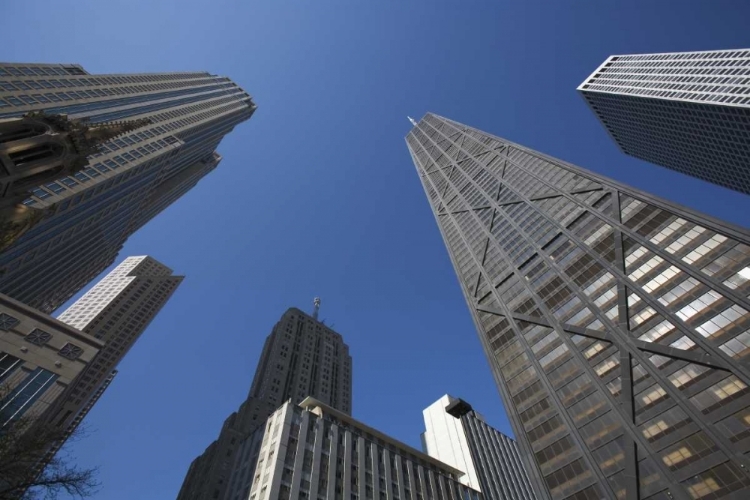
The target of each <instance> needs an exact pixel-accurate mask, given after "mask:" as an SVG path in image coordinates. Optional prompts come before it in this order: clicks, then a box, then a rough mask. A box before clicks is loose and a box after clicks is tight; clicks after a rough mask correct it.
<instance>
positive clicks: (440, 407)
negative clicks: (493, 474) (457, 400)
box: [422, 394, 481, 490]
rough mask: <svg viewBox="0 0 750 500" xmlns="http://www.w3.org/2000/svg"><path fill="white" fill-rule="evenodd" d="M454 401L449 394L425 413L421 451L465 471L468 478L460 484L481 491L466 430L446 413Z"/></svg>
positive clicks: (423, 412) (457, 420)
mask: <svg viewBox="0 0 750 500" xmlns="http://www.w3.org/2000/svg"><path fill="white" fill-rule="evenodd" d="M453 401H454V398H452V397H451V396H449V395H447V394H446V395H445V396H443V397H442V398H440V399H438V400H437V401H435V402H434V403H432V404H431V405H430V406H428V407H427V408H425V409H424V410H423V411H422V415H423V416H424V425H425V432H423V433H422V449H423V450H424V452H425V453H427V454H428V455H430V456H431V457H435V458H437V459H438V460H440V461H441V462H445V463H446V464H448V465H451V466H453V467H455V468H456V469H459V470H462V471H464V472H465V473H466V475H464V476H462V477H461V482H462V483H464V484H465V485H467V486H471V487H472V488H474V489H477V490H479V489H481V488H480V486H479V478H478V477H477V471H476V469H475V468H474V462H473V460H472V459H471V450H469V443H468V442H467V441H466V433H465V432H464V426H463V424H462V423H461V420H459V419H457V418H455V417H453V416H452V415H450V414H448V412H446V411H445V408H446V407H447V406H448V405H449V404H451V403H452V402H453Z"/></svg>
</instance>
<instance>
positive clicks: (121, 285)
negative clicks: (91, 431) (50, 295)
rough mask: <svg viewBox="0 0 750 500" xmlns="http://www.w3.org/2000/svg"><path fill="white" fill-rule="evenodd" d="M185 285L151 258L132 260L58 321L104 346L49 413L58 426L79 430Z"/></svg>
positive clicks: (83, 297)
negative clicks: (128, 356) (124, 362)
mask: <svg viewBox="0 0 750 500" xmlns="http://www.w3.org/2000/svg"><path fill="white" fill-rule="evenodd" d="M182 280H183V276H173V275H172V270H171V269H169V268H168V267H167V266H165V265H164V264H162V263H160V262H159V261H157V260H155V259H153V258H151V257H149V256H139V257H128V258H126V259H125V260H124V261H123V262H122V263H121V264H120V265H118V266H117V267H116V268H114V269H113V270H112V271H111V272H110V273H109V274H107V275H106V276H105V277H104V278H102V279H101V280H100V281H99V282H98V283H97V284H96V285H94V286H93V287H92V288H91V289H90V290H89V291H88V292H86V293H85V294H84V295H83V296H82V297H81V298H80V299H78V300H77V301H76V302H74V303H73V305H71V306H70V307H69V308H67V309H66V310H65V311H63V312H62V314H60V316H59V317H58V320H59V321H61V322H63V323H66V324H68V325H70V326H72V327H75V328H77V329H79V330H81V331H82V332H84V333H85V334H87V335H88V336H90V337H92V338H94V339H97V340H100V341H101V342H103V343H104V347H103V348H102V349H101V351H100V352H99V354H98V355H97V357H96V358H95V359H94V360H93V361H92V362H91V363H90V365H89V366H87V367H86V369H85V370H84V371H83V372H82V373H81V374H80V375H79V376H78V377H77V378H76V380H75V381H74V382H73V383H72V384H70V385H69V386H68V388H67V390H66V391H65V394H64V395H63V396H62V397H61V398H60V400H59V402H58V404H56V405H55V407H54V408H53V409H52V410H50V416H49V419H50V421H51V422H52V423H53V424H54V425H56V426H60V427H66V428H67V432H68V435H70V434H71V433H72V432H73V431H74V430H75V428H76V427H77V426H78V424H79V423H80V422H81V420H83V417H85V416H86V414H87V413H88V412H89V410H90V409H91V407H92V406H93V404H94V403H95V402H96V401H98V399H99V397H100V396H101V395H102V393H103V392H104V390H105V389H106V388H107V387H108V386H109V384H110V382H111V381H112V379H113V378H114V376H115V373H116V371H115V368H116V367H117V365H118V364H119V363H120V361H121V360H122V358H123V357H124V356H125V355H126V354H127V353H128V351H129V350H130V348H131V347H133V345H134V344H135V343H136V341H137V340H138V339H139V338H140V336H141V334H142V333H143V332H144V331H145V330H146V328H147V327H148V325H149V323H151V321H152V320H153V319H154V317H156V315H157V314H158V313H159V311H160V310H161V308H162V307H164V305H165V304H166V303H167V301H168V300H169V298H170V297H171V296H172V294H173V293H174V291H175V290H176V289H177V287H178V286H179V284H180V283H181V282H182ZM61 444H62V443H61Z"/></svg>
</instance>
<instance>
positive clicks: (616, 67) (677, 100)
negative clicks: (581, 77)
mask: <svg viewBox="0 0 750 500" xmlns="http://www.w3.org/2000/svg"><path fill="white" fill-rule="evenodd" d="M578 90H579V91H580V92H581V94H582V95H583V97H584V98H586V102H588V104H589V106H590V107H591V109H592V110H593V111H594V113H596V115H597V116H598V117H599V120H601V122H602V123H603V124H604V126H605V127H606V128H607V131H608V132H609V135H611V136H612V138H613V139H614V140H615V142H616V143H617V145H618V146H619V147H620V149H621V150H622V151H623V152H624V153H627V154H629V155H632V156H635V157H636V158H640V159H642V160H646V161H650V162H652V163H656V164H657V165H661V166H663V167H667V168H670V169H672V170H676V171H677V172H681V173H683V174H688V175H692V176H693V177H697V178H699V179H703V180H705V181H708V182H713V183H714V184H718V185H719V186H724V187H726V188H729V189H734V190H736V191H740V192H742V193H745V194H750V50H748V49H745V50H715V51H708V52H677V53H669V54H637V55H619V56H611V57H609V58H608V59H607V60H606V61H604V63H603V64H602V65H601V66H599V68H597V70H596V71H594V73H592V74H591V76H590V77H588V78H587V79H586V80H585V81H584V82H583V83H582V84H581V85H580V86H579V87H578Z"/></svg>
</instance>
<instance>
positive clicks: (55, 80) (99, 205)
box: [0, 63, 255, 313]
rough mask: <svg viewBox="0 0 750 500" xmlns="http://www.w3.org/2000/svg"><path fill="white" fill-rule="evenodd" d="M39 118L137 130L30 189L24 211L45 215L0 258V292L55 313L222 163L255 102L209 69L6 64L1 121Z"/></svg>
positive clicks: (0, 75) (0, 67) (0, 87)
mask: <svg viewBox="0 0 750 500" xmlns="http://www.w3.org/2000/svg"><path fill="white" fill-rule="evenodd" d="M34 111H44V112H45V113H46V114H50V115H66V116H67V119H69V120H71V121H73V122H75V121H77V120H81V119H86V120H88V121H87V123H88V124H89V125H91V126H96V125H97V124H101V123H109V122H116V121H119V120H126V121H128V122H131V123H137V124H139V125H141V126H139V127H138V128H136V129H134V130H131V131H129V132H127V133H125V134H123V135H121V136H119V137H117V138H115V139H113V140H110V141H108V142H106V143H105V144H103V145H102V146H100V148H99V152H98V153H96V154H93V155H91V156H89V158H88V160H89V165H88V166H86V167H84V168H82V169H81V170H77V171H75V172H74V173H73V172H71V175H65V176H63V177H61V178H59V179H58V180H56V181H50V180H49V179H47V177H45V180H44V183H43V184H40V185H38V186H36V187H29V189H28V190H29V191H30V192H31V196H30V197H28V198H27V199H26V200H25V201H23V204H24V205H25V206H26V207H28V208H30V209H38V210H39V213H42V214H43V218H42V219H41V220H39V218H38V217H32V218H31V221H32V222H33V223H34V226H33V227H31V228H22V229H24V230H25V233H24V234H23V235H22V236H21V237H20V238H18V239H17V240H15V242H14V243H13V244H12V245H11V246H10V247H9V248H7V249H5V250H4V251H2V253H0V293H5V294H7V295H9V296H11V297H13V298H14V299H16V300H19V301H21V302H24V303H26V304H28V305H31V306H32V307H35V308H37V309H40V310H42V311H44V312H47V313H49V312H51V311H53V310H55V309H57V308H58V307H60V306H61V305H62V304H63V303H65V301H67V300H68V299H69V298H70V297H72V296H73V295H74V294H75V293H76V292H78V291H79V290H80V289H81V288H83V287H84V286H85V285H86V284H87V283H88V282H89V281H90V280H92V279H93V278H94V277H95V276H97V275H98V274H99V273H101V272H102V271H103V270H104V269H105V268H106V267H107V266H109V265H110V264H112V263H113V262H114V260H115V257H116V256H117V253H118V252H119V251H120V248H121V247H122V245H123V243H124V242H125V240H126V239H127V238H128V237H129V236H130V235H131V234H132V233H133V232H134V231H136V230H137V229H138V228H140V227H142V226H143V225H144V224H145V223H146V222H148V221H149V220H150V219H151V218H153V217H154V216H155V215H157V214H158V213H159V212H160V211H161V210H163V209H164V208H166V207H167V206H169V204H171V203H172V202H173V201H174V200H176V199H177V198H179V197H180V196H181V195H182V194H184V193H185V192H187V191H188V190H189V189H190V188H192V187H193V186H194V185H195V184H196V183H197V182H198V181H199V180H200V179H201V178H202V177H203V176H204V175H206V174H207V173H208V172H210V171H211V170H213V169H214V168H215V167H216V166H217V164H218V163H219V161H220V160H221V157H220V156H219V154H218V153H217V152H216V148H217V146H218V144H219V142H220V141H221V139H222V138H223V137H224V135H226V134H227V133H229V132H230V131H232V129H233V128H234V127H235V126H236V125H237V124H239V123H241V122H243V121H245V120H247V119H249V118H250V117H251V116H252V114H253V112H254V111H255V104H254V103H253V101H252V99H251V98H250V96H248V94H247V93H246V92H244V91H243V90H242V89H241V88H239V87H238V86H237V85H236V84H234V83H233V82H232V81H231V80H229V79H228V78H225V77H221V76H216V75H211V74H209V73H205V72H194V73H153V74H131V75H112V74H108V75H90V74H89V73H87V72H86V71H85V70H84V69H83V68H82V67H81V66H78V65H63V64H8V63H0V120H2V119H6V118H14V117H20V116H23V115H26V114H28V113H30V112H34ZM145 123H148V124H147V125H144V124H145ZM0 142H2V140H1V138H0ZM3 163H8V162H3ZM23 187H24V189H26V188H27V186H26V185H24V186H23ZM0 241H2V238H0Z"/></svg>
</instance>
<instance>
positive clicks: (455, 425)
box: [422, 394, 536, 500]
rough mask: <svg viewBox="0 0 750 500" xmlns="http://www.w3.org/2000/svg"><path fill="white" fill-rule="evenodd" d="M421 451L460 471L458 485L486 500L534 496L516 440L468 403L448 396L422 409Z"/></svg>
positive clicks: (511, 499) (510, 499)
mask: <svg viewBox="0 0 750 500" xmlns="http://www.w3.org/2000/svg"><path fill="white" fill-rule="evenodd" d="M422 413H423V414H424V425H425V432H424V433H423V434H422V449H423V450H424V452H425V453H427V454H428V455H430V456H431V457H434V458H437V459H438V460H440V461H441V462H444V463H446V464H448V465H451V466H453V467H455V468H456V469H458V470H461V471H463V472H464V473H465V474H464V475H463V476H462V477H461V479H460V480H461V482H462V483H464V484H465V485H467V486H470V487H471V488H473V489H475V490H478V491H481V492H482V497H483V498H484V499H485V500H505V499H507V500H532V499H533V498H535V497H536V495H535V494H534V492H533V490H532V486H531V483H530V481H529V478H528V476H527V475H526V469H525V468H524V465H523V463H522V462H521V457H520V455H519V453H518V447H517V446H516V442H515V440H513V439H512V438H510V437H508V436H506V435H505V434H503V433H502V432H500V431H498V430H497V429H495V428H494V427H491V426H490V425H489V424H487V422H485V421H484V418H483V417H482V416H481V415H480V414H478V413H477V412H475V411H474V409H473V408H472V407H471V405H470V404H468V403H467V402H466V401H463V400H462V399H457V398H454V397H451V396H449V395H447V394H446V395H445V396H443V397H442V398H440V399H438V400H437V401H435V402H434V403H433V404H431V405H430V406H428V407H427V408H425V410H424V411H423V412H422Z"/></svg>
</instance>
